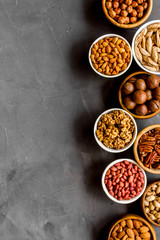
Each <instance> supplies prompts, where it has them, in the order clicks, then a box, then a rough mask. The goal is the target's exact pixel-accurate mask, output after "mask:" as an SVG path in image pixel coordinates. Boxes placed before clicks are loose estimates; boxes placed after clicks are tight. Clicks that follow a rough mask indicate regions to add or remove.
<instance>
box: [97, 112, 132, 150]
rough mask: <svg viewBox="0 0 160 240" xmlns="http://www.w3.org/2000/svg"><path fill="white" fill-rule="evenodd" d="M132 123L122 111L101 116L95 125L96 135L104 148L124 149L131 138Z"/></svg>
mask: <svg viewBox="0 0 160 240" xmlns="http://www.w3.org/2000/svg"><path fill="white" fill-rule="evenodd" d="M134 129H135V126H134V123H133V121H132V119H131V118H130V116H129V115H128V114H126V113H125V112H123V111H119V110H115V111H112V112H110V113H107V114H103V115H102V116H101V118H100V120H99V122H98V124H97V130H96V135H97V137H98V139H99V141H101V142H102V143H103V144H104V145H105V146H106V147H108V148H115V149H120V148H124V147H125V146H126V145H127V144H128V143H130V141H131V140H132V138H133V133H134Z"/></svg>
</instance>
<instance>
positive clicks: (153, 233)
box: [108, 214, 156, 240]
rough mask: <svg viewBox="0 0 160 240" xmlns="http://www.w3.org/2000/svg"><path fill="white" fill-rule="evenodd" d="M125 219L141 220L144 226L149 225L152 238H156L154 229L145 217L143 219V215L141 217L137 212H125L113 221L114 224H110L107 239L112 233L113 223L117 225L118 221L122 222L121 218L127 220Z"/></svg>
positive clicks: (154, 239)
mask: <svg viewBox="0 0 160 240" xmlns="http://www.w3.org/2000/svg"><path fill="white" fill-rule="evenodd" d="M127 219H133V220H139V221H141V222H143V223H144V224H145V225H146V226H148V227H149V230H150V232H151V234H152V238H153V240H156V233H155V230H154V228H153V227H152V225H151V224H150V223H149V222H148V221H147V220H146V219H144V218H143V217H141V216H139V215H137V214H125V215H124V216H123V217H121V218H119V219H118V220H117V221H115V222H114V224H112V226H111V228H110V231H109V234H108V240H109V239H110V237H111V233H112V231H113V229H114V227H115V225H117V224H118V223H119V222H122V221H123V220H127Z"/></svg>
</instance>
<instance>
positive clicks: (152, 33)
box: [134, 23, 160, 72]
mask: <svg viewBox="0 0 160 240" xmlns="http://www.w3.org/2000/svg"><path fill="white" fill-rule="evenodd" d="M134 47H135V54H136V57H137V59H138V60H139V61H140V63H141V64H142V65H143V67H145V68H146V69H148V70H150V71H154V72H157V71H160V23H154V24H151V25H149V26H148V27H146V28H144V29H143V30H142V31H141V32H140V33H139V35H138V36H137V38H136V40H135V46H134Z"/></svg>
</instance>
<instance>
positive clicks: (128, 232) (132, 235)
mask: <svg viewBox="0 0 160 240" xmlns="http://www.w3.org/2000/svg"><path fill="white" fill-rule="evenodd" d="M126 232H127V234H128V236H129V237H131V238H133V239H134V232H133V231H132V229H130V228H128V229H127V230H126Z"/></svg>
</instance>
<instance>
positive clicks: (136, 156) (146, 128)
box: [133, 124, 160, 174]
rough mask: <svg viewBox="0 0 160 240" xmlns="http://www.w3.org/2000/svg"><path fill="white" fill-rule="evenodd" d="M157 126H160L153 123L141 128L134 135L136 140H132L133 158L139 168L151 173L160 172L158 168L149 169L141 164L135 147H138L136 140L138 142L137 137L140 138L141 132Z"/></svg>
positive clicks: (143, 132)
mask: <svg viewBox="0 0 160 240" xmlns="http://www.w3.org/2000/svg"><path fill="white" fill-rule="evenodd" d="M157 127H158V128H159V127H160V124H153V125H149V126H148V127H145V128H144V129H142V131H140V132H139V133H138V135H137V137H136V140H135V142H134V145H133V153H134V158H135V160H136V161H137V163H138V164H139V166H140V167H141V168H143V169H144V170H145V171H147V172H149V173H153V174H160V169H152V168H151V169H150V168H147V167H146V166H144V165H143V163H142V162H141V161H140V159H139V154H138V150H137V147H138V142H139V139H140V138H141V136H142V135H143V134H145V133H146V132H148V131H150V130H152V129H154V128H157Z"/></svg>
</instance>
